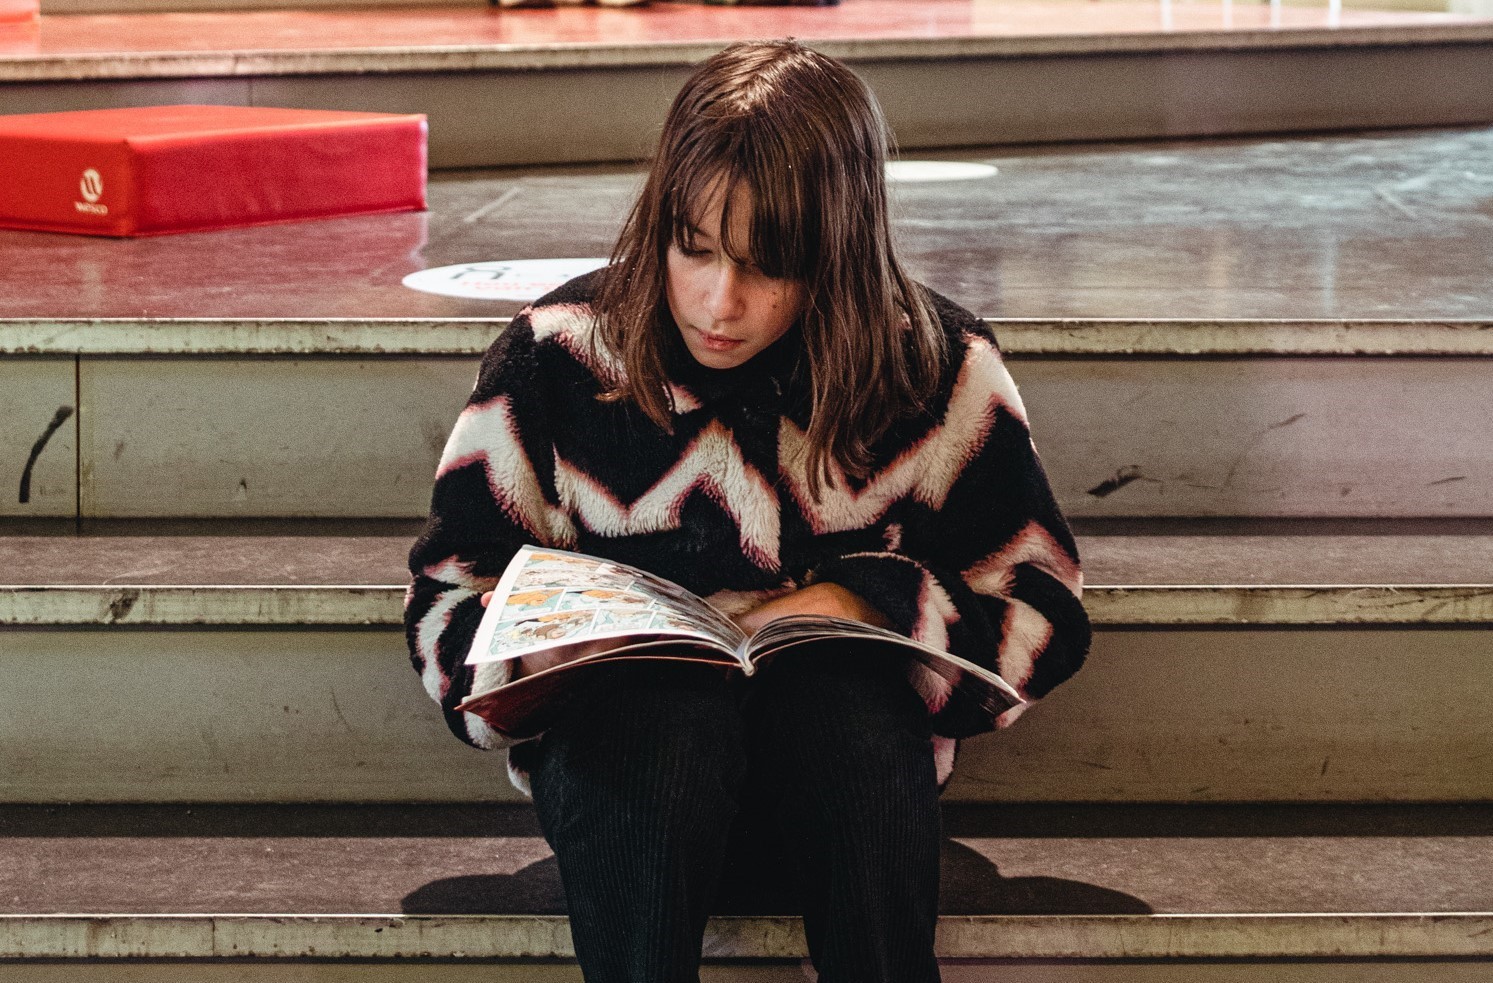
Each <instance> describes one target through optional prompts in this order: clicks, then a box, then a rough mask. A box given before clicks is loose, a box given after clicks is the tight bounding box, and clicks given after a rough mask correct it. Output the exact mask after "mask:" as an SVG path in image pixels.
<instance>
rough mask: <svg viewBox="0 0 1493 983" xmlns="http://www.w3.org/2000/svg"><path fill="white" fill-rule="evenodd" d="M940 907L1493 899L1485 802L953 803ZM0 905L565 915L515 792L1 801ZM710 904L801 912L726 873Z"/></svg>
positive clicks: (1459, 907)
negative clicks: (461, 801)
mask: <svg viewBox="0 0 1493 983" xmlns="http://www.w3.org/2000/svg"><path fill="white" fill-rule="evenodd" d="M944 832H945V842H944V849H943V875H942V876H943V880H942V885H943V888H942V894H941V897H942V904H941V910H942V913H943V914H944V915H945V916H978V915H1046V916H1057V915H1071V916H1087V915H1196V916H1210V915H1271V914H1278V915H1289V914H1328V913H1334V914H1344V913H1409V912H1413V913H1421V914H1433V913H1453V912H1489V911H1493V882H1490V881H1489V880H1488V878H1487V877H1486V872H1487V870H1488V869H1489V868H1490V864H1493V805H1486V804H1480V805H1419V806H1404V805H1394V806H1389V805H1364V806H1357V805H1333V806H1325V805H1314V806H1267V805H1237V806H1213V805H1209V806H1195V805H1194V806H1167V805H1107V806H1042V805H1035V806H1033V805H1004V806H978V805H950V806H946V807H945V830H944ZM0 857H3V859H0V914H4V915H17V916H19V915H45V914H62V913H67V914H90V913H93V914H105V913H110V914H121V913H129V914H175V915H191V914H198V915H210V914H218V913H224V914H227V913H233V914H254V913H260V914H286V915H291V916H295V917H307V916H318V915H359V914H368V915H379V914H398V913H403V914H419V915H452V914H468V915H470V914H488V915H491V914H507V915H558V914H563V913H564V910H565V909H564V895H563V891H562V889H561V887H560V883H559V878H558V873H557V871H556V868H555V865H554V858H553V855H552V854H551V853H550V851H549V848H548V846H547V845H546V844H545V842H544V840H543V838H542V837H541V836H540V834H539V831H538V827H537V821H536V819H535V817H534V815H533V812H532V809H531V808H529V807H526V806H467V805H431V806H418V805H405V806H397V805H396V806H366V805H285V806H271V805H233V806H215V805H197V806H174V805H172V806H168V805H146V806H97V805H95V806H13V805H12V806H0ZM719 913H721V914H753V915H774V914H776V915H783V914H792V913H793V909H792V904H791V897H789V896H788V895H786V894H784V893H783V892H782V891H781V890H776V889H773V888H764V887H762V886H760V885H758V886H755V887H754V886H751V885H747V884H745V882H739V881H733V882H732V885H731V887H730V888H729V889H728V891H727V893H726V895H725V897H724V898H723V901H722V909H721V911H720V912H719Z"/></svg>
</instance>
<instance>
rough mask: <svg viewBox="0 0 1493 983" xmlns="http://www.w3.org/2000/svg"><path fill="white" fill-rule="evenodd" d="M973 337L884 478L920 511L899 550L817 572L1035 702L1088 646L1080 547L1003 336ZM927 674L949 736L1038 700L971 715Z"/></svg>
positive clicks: (839, 561) (901, 535)
mask: <svg viewBox="0 0 1493 983" xmlns="http://www.w3.org/2000/svg"><path fill="white" fill-rule="evenodd" d="M971 320H972V321H973V319H972V318H971ZM974 323H975V325H978V322H974ZM963 340H964V353H963V360H962V364H961V365H960V366H959V368H958V374H957V378H956V379H955V380H954V382H953V386H952V389H951V390H950V396H949V400H948V403H947V408H946V410H945V412H944V414H943V418H942V419H941V421H939V422H938V424H937V425H935V426H933V427H931V428H930V430H929V431H928V432H927V434H926V435H925V436H924V437H923V438H922V439H921V440H919V441H916V442H914V444H913V445H912V446H910V447H909V448H908V449H907V450H906V451H904V452H903V453H902V454H901V455H899V457H898V458H897V459H896V460H895V461H894V462H893V463H892V464H891V466H890V468H888V469H887V471H886V472H885V473H884V474H883V475H882V476H881V478H882V480H892V481H896V482H897V483H898V485H899V486H903V487H905V488H906V496H907V498H908V499H910V501H906V502H905V505H906V511H905V512H904V513H903V514H904V515H905V516H906V517H907V521H906V522H904V523H900V524H897V525H894V526H893V527H892V528H891V529H889V530H888V536H887V540H888V542H887V548H886V549H885V550H883V551H876V552H860V553H848V554H845V555H841V556H837V557H834V558H831V559H829V560H828V561H826V562H824V563H821V564H820V565H818V566H817V567H816V568H815V569H814V570H813V571H811V572H810V575H809V578H808V579H809V580H810V581H831V582H834V583H838V584H840V585H841V586H843V587H845V588H847V589H849V590H852V591H854V592H855V593H857V594H859V595H860V596H862V597H864V598H865V599H866V600H867V601H869V602H870V603H871V604H873V605H875V606H876V607H877V608H878V609H879V610H880V611H882V612H883V613H884V614H885V615H886V616H887V617H888V618H889V619H891V621H892V623H893V626H894V627H895V629H896V630H897V631H899V632H901V633H902V634H905V635H907V636H909V637H911V638H914V639H917V640H918V641H921V642H925V643H927V644H929V645H932V646H934V647H936V648H940V649H943V650H945V651H948V652H952V653H954V654H955V655H958V656H960V657H961V658H964V659H967V660H969V661H970V662H974V663H976V664H977V665H981V666H984V667H986V668H990V669H994V670H995V671H997V672H999V673H1000V675H1001V676H1002V677H1003V678H1004V679H1005V680H1006V681H1007V682H1009V683H1010V684H1011V685H1012V686H1014V687H1015V688H1016V690H1017V691H1018V692H1019V693H1020V694H1021V695H1022V696H1023V697H1026V698H1028V699H1032V700H1035V699H1037V698H1039V697H1041V696H1044V695H1045V694H1047V693H1048V692H1049V691H1051V690H1052V689H1053V687H1055V686H1057V685H1058V684H1059V683H1061V682H1062V681H1063V680H1065V679H1067V678H1068V677H1069V676H1071V675H1072V674H1073V673H1074V672H1076V671H1077V670H1078V668H1079V667H1080V666H1081V665H1082V664H1083V661H1084V658H1085V656H1086V654H1087V652H1088V648H1089V638H1090V629H1089V621H1088V617H1087V615H1086V614H1085V612H1084V609H1083V606H1082V604H1081V603H1080V598H1081V596H1082V589H1083V586H1082V585H1083V580H1082V574H1081V572H1080V570H1079V563H1078V550H1077V547H1076V546H1075V544H1074V540H1073V535H1072V533H1071V532H1070V531H1069V529H1068V526H1067V523H1066V522H1065V521H1064V520H1063V517H1062V515H1061V514H1060V512H1059V511H1058V507H1057V503H1056V501H1055V500H1054V498H1053V495H1052V491H1051V489H1050V487H1049V485H1048V482H1047V476H1046V474H1045V473H1044V471H1043V469H1042V464H1041V461H1040V460H1039V458H1038V456H1037V451H1036V448H1035V447H1034V446H1033V444H1032V440H1031V437H1030V432H1029V430H1028V428H1027V422H1026V412H1025V409H1024V408H1023V406H1022V403H1021V398H1020V396H1019V395H1018V394H1017V391H1016V386H1015V384H1014V382H1013V381H1012V379H1011V376H1010V374H1009V373H1008V372H1007V371H1006V367H1005V365H1004V363H1003V361H1002V359H1001V356H1000V351H999V349H998V348H997V347H996V344H995V340H994V338H992V337H991V336H990V335H989V334H988V332H987V331H985V329H984V327H983V325H979V326H978V327H975V326H973V325H972V326H970V327H968V328H966V330H965V331H964V336H963ZM899 473H900V479H899V477H898V475H899ZM917 672H918V678H917V679H916V682H917V683H918V686H919V689H920V691H921V692H922V693H923V696H924V698H925V700H926V701H927V702H928V704H929V709H930V710H932V711H933V714H934V716H933V724H934V731H935V733H937V734H940V735H943V736H946V737H968V736H971V735H972V734H976V733H980V732H981V731H985V730H990V729H991V728H992V727H993V726H999V727H1004V726H1007V725H1009V724H1010V723H1012V722H1013V721H1014V720H1015V718H1016V716H1017V715H1019V712H1020V710H1022V709H1024V708H1023V707H1017V708H1014V709H1012V710H1008V711H1006V712H1005V713H1004V714H1002V715H1001V716H1000V717H999V718H997V719H995V720H990V719H976V720H971V719H958V717H957V715H956V711H957V709H958V707H957V706H956V705H951V704H949V703H948V698H949V695H950V693H951V687H950V685H949V684H948V683H947V682H946V681H945V680H943V679H942V678H941V677H938V676H935V675H934V674H933V673H932V672H931V671H928V670H927V669H926V668H925V667H922V666H918V667H917ZM981 716H984V715H981Z"/></svg>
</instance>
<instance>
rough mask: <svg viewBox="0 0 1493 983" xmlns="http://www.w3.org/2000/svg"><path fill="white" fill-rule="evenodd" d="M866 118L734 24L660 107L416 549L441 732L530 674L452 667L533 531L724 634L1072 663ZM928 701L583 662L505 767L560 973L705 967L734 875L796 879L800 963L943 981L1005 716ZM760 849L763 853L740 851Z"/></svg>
mask: <svg viewBox="0 0 1493 983" xmlns="http://www.w3.org/2000/svg"><path fill="white" fill-rule="evenodd" d="M888 139H889V138H888V134H887V128H886V125H885V122H884V121H883V118H882V116H881V112H880V109H879V107H878V106H877V105H876V102H875V100H874V98H873V97H872V95H871V94H870V92H869V91H868V90H867V88H866V87H865V85H864V84H863V83H862V82H861V81H860V80H859V79H858V78H857V77H856V76H855V75H854V74H852V73H851V72H850V71H849V70H848V69H846V68H845V67H844V66H843V65H841V64H840V63H839V62H836V61H834V60H832V59H829V58H826V57H824V56H822V55H819V54H816V53H815V52H813V51H811V50H809V49H807V48H804V47H802V46H800V45H798V44H796V43H793V42H757V43H747V44H738V45H733V46H732V47H730V48H728V49H726V50H725V51H723V52H721V53H720V54H719V55H717V56H715V57H714V58H711V59H710V60H709V61H707V62H706V63H705V64H704V65H703V66H701V68H700V69H699V70H698V71H697V72H696V73H695V74H694V76H693V77H691V78H690V80H689V81H688V82H687V83H686V84H685V86H684V89H683V90H682V91H681V92H680V93H679V95H678V97H677V98H676V99H675V101H674V104H673V107H672V108H671V109H670V111H669V115H668V119H667V121H666V122H665V124H664V130H663V134H662V138H661V141H660V145H659V149H658V152H657V155H656V156H655V158H654V160H653V162H652V166H651V169H650V171H649V175H648V179H647V183H646V185H645V187H644V189H643V191H642V193H641V196H640V197H639V200H638V202H637V204H636V206H635V207H634V209H633V211H632V213H631V215H630V217H629V218H628V220H627V223H626V225H625V227H624V229H623V231H622V234H621V236H620V238H619V240H618V243H617V246H616V249H615V251H614V253H613V263H612V265H610V266H609V267H607V268H606V269H604V270H600V271H598V272H597V273H594V274H590V275H588V276H584V277H581V278H579V279H576V280H573V281H571V282H570V283H568V284H566V285H565V286H564V287H562V288H560V289H559V290H557V291H555V292H554V293H552V294H550V295H549V296H547V297H545V298H543V299H541V300H540V301H538V302H536V303H535V304H533V305H532V306H531V307H529V308H528V309H526V310H525V311H524V312H523V313H521V314H520V315H519V316H518V317H517V318H515V319H514V322H513V324H512V326H511V327H510V328H508V330H507V331H505V332H504V333H503V334H502V335H501V336H500V337H499V338H498V340H497V341H496V342H494V344H493V346H492V347H491V348H490V349H489V350H488V352H487V354H486V356H485V357H484V359H483V362H482V369H481V374H480V376H479V378H478V381H477V385H476V389H475V391H474V392H473V394H472V397H471V401H470V402H469V404H468V406H467V408H466V410H465V411H464V412H463V413H462V415H461V418H460V419H459V420H458V421H457V424H456V427H455V429H454V431H453V432H452V434H451V438H450V441H449V443H448V444H447V446H446V450H445V453H444V455H443V456H442V459H441V464H440V469H439V472H438V475H437V478H436V484H435V491H434V498H433V505H432V509H431V518H430V522H429V525H428V526H427V528H426V531H425V533H424V535H423V536H422V537H421V539H420V540H419V542H418V543H417V544H416V545H415V548H414V550H413V552H412V553H411V556H410V567H411V571H412V572H413V574H414V583H413V584H412V586H411V588H410V591H409V595H408V603H407V611H406V618H407V625H408V633H409V642H410V649H411V655H412V659H413V661H414V664H415V667H416V669H417V670H418V671H419V672H420V673H421V675H422V676H423V678H424V681H425V685H426V687H427V689H428V690H429V692H430V694H431V695H432V696H433V697H434V698H435V699H436V700H437V701H439V702H440V704H441V705H442V707H443V708H444V709H445V711H446V715H447V720H448V722H449V724H450V726H451V728H452V730H453V731H455V733H456V735H457V736H458V737H460V738H462V739H463V740H465V741H467V742H468V743H470V744H473V745H475V746H477V747H482V748H490V747H494V746H498V745H499V744H500V743H501V742H500V741H499V740H497V739H496V737H495V735H494V734H493V732H492V731H491V730H490V729H489V728H488V727H487V726H486V725H485V724H484V723H483V722H482V721H481V720H480V719H478V718H476V717H473V716H470V715H464V714H460V713H457V712H455V711H454V709H453V708H454V707H455V706H456V705H457V704H458V703H459V702H460V701H461V700H462V699H463V698H464V697H465V696H466V695H467V693H469V692H470V691H471V690H472V688H473V686H474V684H475V685H477V686H478V687H479V688H482V689H486V688H489V687H491V686H494V685H497V684H499V683H500V682H503V681H505V680H506V679H507V678H508V674H509V673H512V672H515V671H517V672H525V671H528V672H532V671H536V670H537V669H538V668H540V667H536V666H533V665H520V666H518V667H514V666H513V665H512V664H511V663H492V664H487V665H483V666H481V667H479V668H477V669H476V670H475V672H474V671H473V670H472V669H470V668H468V667H466V666H465V665H463V659H464V658H465V656H466V652H467V648H468V646H469V644H470V642H471V638H472V635H473V632H474V630H475V628H476V626H477V623H478V621H479V620H480V618H481V614H482V605H483V604H484V603H485V601H486V597H487V595H486V592H488V591H490V590H491V589H492V587H493V585H494V583H495V581H496V579H497V577H498V575H499V574H500V573H501V572H502V570H503V568H504V566H505V565H506V564H507V563H508V561H509V559H510V558H511V557H512V555H513V554H514V552H515V551H516V550H517V548H518V547H519V546H520V545H521V544H523V543H527V542H532V543H538V544H541V545H546V546H552V547H561V548H568V549H575V550H578V551H581V552H585V553H592V554H596V555H600V556H605V557H608V558H611V559H615V560H619V561H622V562H625V563H630V564H633V565H636V566H640V567H643V568H645V569H648V570H651V571H653V572H655V573H657V574H660V575H662V576H664V577H667V578H669V579H670V580H673V581H675V582H677V583H679V584H682V585H683V586H685V587H687V588H688V589H690V590H692V591H694V592H695V593H697V594H700V595H702V596H705V597H708V598H709V599H710V600H711V601H712V603H714V604H715V605H716V606H717V607H719V608H720V609H721V610H722V611H724V612H726V613H727V614H729V615H731V616H732V617H734V618H735V619H736V620H737V621H738V622H739V623H740V624H741V625H742V626H743V627H744V628H746V629H749V630H750V629H754V628H756V627H757V626H760V625H761V624H763V623H765V622H766V621H768V620H770V619H772V618H774V617H778V616H780V615H784V614H790V613H799V612H814V613H824V614H833V615H839V616H842V617H848V618H855V619H859V620H862V621H866V622H872V623H876V624H880V625H883V626H890V627H892V628H894V629H895V630H897V631H900V632H902V633H904V634H906V635H909V636H911V637H914V638H917V639H920V640H922V641H924V642H927V643H929V644H932V645H936V646H940V647H943V648H946V649H947V650H949V651H952V652H954V653H956V654H958V655H961V656H963V657H964V658H966V659H969V660H971V661H974V662H978V663H980V664H982V665H986V666H989V667H992V668H995V669H997V670H998V671H999V672H1000V673H1001V675H1002V676H1004V677H1005V678H1006V679H1007V680H1008V681H1009V682H1010V683H1012V684H1013V685H1014V686H1016V687H1017V688H1018V689H1019V690H1020V691H1021V692H1022V693H1023V695H1025V696H1028V697H1031V698H1036V697H1040V696H1042V695H1043V694H1045V693H1046V692H1048V691H1049V690H1051V689H1052V688H1053V687H1054V686H1056V685H1057V684H1058V683H1060V682H1062V681H1063V680H1064V679H1066V678H1067V677H1068V676H1069V675H1071V674H1072V673H1073V672H1074V671H1075V670H1077V669H1078V667H1079V665H1080V664H1081V663H1082V661H1083V658H1084V655H1085V652H1086V651H1087V648H1088V643H1089V627H1088V622H1087V619H1086V618H1085V616H1084V612H1083V608H1082V607H1081V605H1080V603H1079V594H1080V575H1079V569H1078V558H1077V552H1076V550H1075V548H1074V544H1073V538H1072V536H1071V535H1070V533H1069V531H1068V528H1067V526H1066V525H1065V524H1064V522H1063V519H1062V517H1061V516H1060V514H1059V512H1058V509H1057V507H1056V505H1055V503H1054V501H1053V498H1052V494H1051V492H1050V490H1049V488H1048V485H1047V481H1046V478H1045V476H1044V475H1043V472H1042V468H1041V465H1040V464H1039V462H1038V460H1037V456H1036V453H1035V451H1034V449H1033V447H1032V443H1031V440H1030V437H1029V434H1028V430H1027V426H1026V421H1025V413H1024V410H1023V408H1022V404H1021V400H1020V398H1019V396H1018V395H1017V392H1016V389H1015V387H1014V386H1013V384H1012V382H1011V379H1010V376H1009V375H1008V374H1007V372H1006V370H1005V368H1004V366H1003V365H1002V362H1001V358H1000V353H999V350H998V349H997V347H996V344H995V340H994V338H993V337H991V335H990V333H989V332H988V330H987V329H986V327H985V326H984V324H983V322H981V321H980V320H979V319H977V318H976V317H974V316H973V315H971V314H970V313H969V312H967V311H965V310H963V309H961V308H959V307H957V306H956V305H954V304H953V303H951V302H950V301H948V300H946V299H944V298H942V297H940V296H938V295H937V294H935V293H933V292H932V291H929V290H927V289H926V288H923V287H921V286H920V285H918V284H916V283H914V282H913V281H912V280H910V279H909V278H908V276H907V275H906V273H904V272H903V270H902V268H901V267H900V266H899V265H898V263H897V261H896V258H895V257H894V255H893V250H892V242H891V235H890V231H889V228H888V221H887V203H886V186H885V179H884V164H885V160H886V156H887V145H888ZM948 697H949V688H948V686H947V684H946V683H944V682H943V681H942V680H941V679H939V678H937V677H934V676H933V675H932V674H931V673H929V672H927V670H925V669H923V668H922V667H921V666H919V665H918V664H916V663H914V662H912V661H911V660H907V659H898V658H891V657H888V656H886V655H885V654H883V653H872V652H868V651H857V650H856V648H855V646H854V645H853V644H850V645H847V646H846V647H845V648H843V649H842V650H836V651H815V652H812V653H803V654H801V655H786V656H784V657H783V658H781V659H780V660H779V661H777V662H775V663H773V664H772V665H771V666H769V667H768V668H767V669H766V670H764V671H763V672H762V673H759V674H758V675H756V676H754V677H751V678H750V679H749V680H748V679H744V678H742V677H740V676H736V677H727V676H725V675H723V674H721V673H720V672H719V671H718V670H715V669H712V668H709V667H706V668H701V667H699V666H671V667H666V668H658V667H657V666H654V667H640V666H638V665H632V666H627V665H622V666H614V667H610V668H608V669H607V670H604V671H603V672H602V673H599V674H598V682H597V684H596V685H594V686H592V687H590V688H588V689H587V690H586V691H585V692H584V693H583V694H582V695H581V696H579V697H578V698H577V699H576V700H575V701H574V702H573V703H571V704H570V705H569V706H568V707H567V708H566V710H565V713H564V715H563V717H562V719H561V721H560V722H559V723H557V724H556V725H554V726H553V727H551V728H550V729H549V730H548V731H546V732H545V733H544V734H543V735H541V736H540V737H539V738H538V739H536V740H533V741H527V742H524V743H521V744H518V745H516V746H514V747H512V748H511V750H510V754H509V774H510V777H511V778H512V780H513V782H514V784H515V785H516V786H517V787H518V788H519V789H520V790H522V791H524V792H525V793H527V794H530V795H531V796H532V797H533V799H534V802H535V805H536V807H537V810H538V814H539V819H540V824H541V827H542V829H543V831H544V835H545V837H546V839H547V840H548V842H549V843H550V845H551V846H552V848H553V849H554V852H555V855H556V859H557V861H558V864H559V869H560V875H561V879H562V881H563V883H564V887H565V892H566V896H567V900H568V904H569V908H570V914H571V931H572V935H573V937H574V940H575V949H576V955H577V958H578V960H579V962H580V964H581V967H582V970H583V972H584V974H585V978H586V979H587V980H588V981H590V983H614V981H615V983H650V981H678V980H695V979H697V978H698V977H697V972H698V964H699V959H700V947H701V939H702V935H703V932H704V928H705V922H706V919H707V917H708V916H709V915H710V914H711V913H712V912H713V911H715V910H718V902H720V901H721V899H722V897H723V895H721V894H720V893H718V889H720V888H721V886H722V884H723V883H725V884H726V885H730V884H732V883H735V882H737V881H738V880H740V879H742V878H745V877H750V876H752V875H754V874H760V875H762V878H763V879H766V880H772V879H775V878H781V879H783V880H784V881H785V882H787V883H788V885H789V887H790V888H791V890H792V891H794V892H795V893H794V895H793V897H794V898H795V899H796V900H795V903H796V904H798V905H800V906H801V910H802V912H803V915H804V927H805V932H806V934H807V937H808V942H809V948H810V954H811V956H812V958H813V961H814V964H815V966H816V967H817V968H818V971H819V974H820V977H819V978H820V979H821V980H824V981H835V983H846V981H854V983H873V981H887V983H927V981H934V980H937V979H938V967H937V964H936V962H935V960H934V955H933V935H934V926H935V923H936V919H937V912H938V904H937V901H938V876H939V813H938V794H939V792H940V791H941V790H942V788H943V787H944V785H945V784H946V783H947V782H948V779H949V775H950V772H951V770H952V768H953V763H954V752H955V747H956V740H957V739H958V738H961V737H967V736H970V735H972V734H976V733H980V732H982V731H986V730H990V729H991V728H992V727H995V726H1004V725H1005V724H1008V723H1009V722H1010V719H1009V718H1010V717H1011V716H1012V715H1011V714H1010V713H1009V712H1008V714H1007V715H1006V718H1008V719H1000V720H990V719H984V718H981V719H969V716H968V713H967V711H966V712H965V713H963V714H961V713H959V712H957V711H956V707H957V706H958V704H954V703H949V702H948ZM761 843H768V844H772V845H773V846H772V849H773V850H777V851H778V852H779V856H780V860H779V861H774V862H773V863H764V862H762V861H761V860H760V859H756V860H751V859H742V858H743V857H747V856H750V854H748V853H743V852H742V850H744V849H745V847H744V846H742V844H761ZM738 867H739V868H740V869H739V870H738V869H736V868H738ZM725 868H730V869H729V870H728V871H727V873H726V874H725V875H724V877H723V874H722V871H723V869H725Z"/></svg>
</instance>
